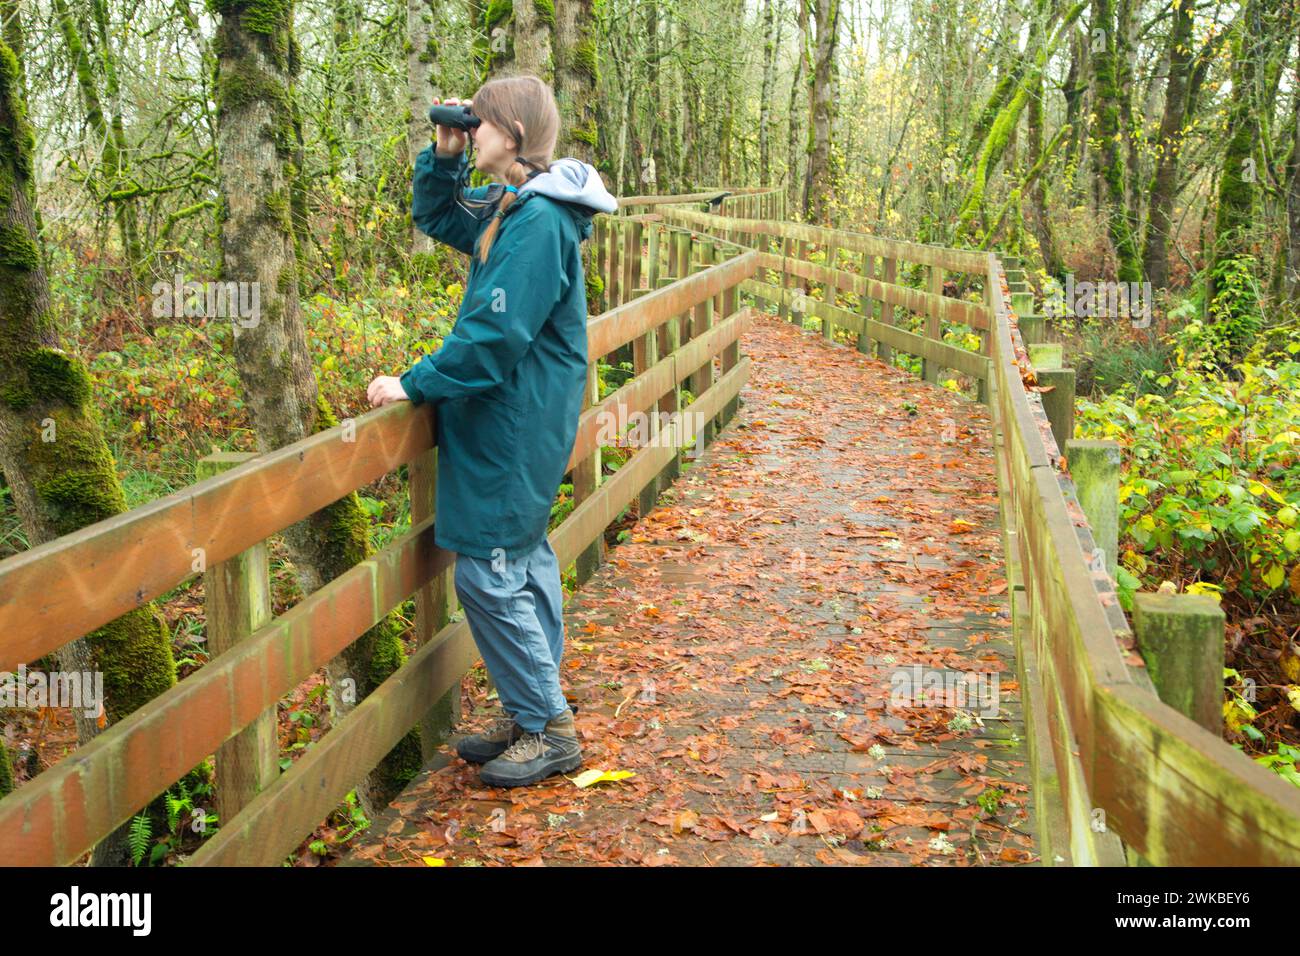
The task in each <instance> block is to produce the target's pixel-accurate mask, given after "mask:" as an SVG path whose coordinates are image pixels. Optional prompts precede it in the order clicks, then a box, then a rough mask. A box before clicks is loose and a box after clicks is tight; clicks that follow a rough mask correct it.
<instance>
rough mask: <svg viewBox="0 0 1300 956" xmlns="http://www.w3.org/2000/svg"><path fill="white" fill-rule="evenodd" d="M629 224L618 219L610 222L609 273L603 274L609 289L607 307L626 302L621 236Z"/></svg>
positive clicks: (622, 219) (620, 218)
mask: <svg viewBox="0 0 1300 956" xmlns="http://www.w3.org/2000/svg"><path fill="white" fill-rule="evenodd" d="M628 225H629V223H628V221H627V220H626V219H624V218H622V217H619V218H616V219H613V220H611V226H612V228H611V230H610V234H609V271H608V272H607V273H606V274H605V275H606V279H605V287H606V288H607V289H610V290H611V292H610V295H609V307H610V308H611V309H614V308H617V307H618V306H620V305H622V304H623V303H624V302H626V301H627V293H626V292H625V291H624V288H623V269H622V264H623V235H624V232H625V231H626V230H627V227H628Z"/></svg>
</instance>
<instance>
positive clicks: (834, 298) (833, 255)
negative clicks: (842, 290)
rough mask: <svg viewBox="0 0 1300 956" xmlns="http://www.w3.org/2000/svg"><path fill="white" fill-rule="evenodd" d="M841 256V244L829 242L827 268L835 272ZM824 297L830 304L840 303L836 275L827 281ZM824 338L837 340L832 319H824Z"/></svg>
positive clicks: (831, 340) (830, 340)
mask: <svg viewBox="0 0 1300 956" xmlns="http://www.w3.org/2000/svg"><path fill="white" fill-rule="evenodd" d="M839 257H840V248H839V245H838V244H837V243H835V242H831V243H829V244H828V245H827V246H826V268H828V269H830V270H831V271H832V272H834V271H835V267H836V264H837V260H838V259H839ZM822 297H823V298H824V299H825V300H826V302H827V304H828V305H832V306H833V305H838V304H839V286H837V285H836V284H835V276H834V275H832V276H831V281H830V282H828V283H826V290H825V292H824V293H823V296H822ZM822 338H824V339H826V340H827V341H829V342H833V341H835V327H834V325H832V323H831V320H830V319H827V318H823V319H822Z"/></svg>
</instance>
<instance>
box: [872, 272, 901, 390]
mask: <svg viewBox="0 0 1300 956" xmlns="http://www.w3.org/2000/svg"><path fill="white" fill-rule="evenodd" d="M882 281H884V282H886V283H888V284H889V285H894V284H895V283H896V282H897V281H898V260H897V259H892V258H890V259H886V260H885V275H884V278H883V280H882ZM880 321H881V322H883V323H884V324H885V325H893V324H894V307H893V306H892V305H890V304H889V303H888V302H882V303H881V304H880ZM877 349H878V350H879V352H880V361H882V362H884V363H885V364H886V365H893V364H894V349H893V347H892V346H890V345H888V344H886V343H884V342H878V343H877Z"/></svg>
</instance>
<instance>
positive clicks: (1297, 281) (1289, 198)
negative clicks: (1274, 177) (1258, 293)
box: [1284, 92, 1300, 299]
mask: <svg viewBox="0 0 1300 956" xmlns="http://www.w3.org/2000/svg"><path fill="white" fill-rule="evenodd" d="M1292 103H1293V105H1292V109H1293V111H1294V112H1293V114H1292V118H1291V122H1292V142H1291V157H1290V159H1289V160H1288V161H1287V164H1286V175H1287V190H1286V225H1287V230H1286V264H1287V269H1286V280H1285V284H1284V289H1285V291H1286V294H1287V296H1288V297H1289V298H1291V299H1300V92H1297V94H1296V95H1295V96H1294V97H1293V99H1292Z"/></svg>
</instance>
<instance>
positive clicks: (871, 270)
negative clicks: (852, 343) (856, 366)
mask: <svg viewBox="0 0 1300 956" xmlns="http://www.w3.org/2000/svg"><path fill="white" fill-rule="evenodd" d="M875 277H876V257H875V256H873V255H871V253H869V252H864V253H863V254H862V278H864V279H874V278H875ZM858 311H859V312H861V313H862V319H863V330H862V331H861V332H859V333H858V351H859V352H861V353H862V354H863V355H874V354H875V348H874V346H875V341H874V340H873V339H872V338H871V336H870V335H868V334H867V331H866V322H867V320H870V319H874V318H875V317H876V300H875V299H873V298H871V296H870V295H869V294H868V293H867V292H866V290H863V292H862V304H861V307H860V308H859V309H858Z"/></svg>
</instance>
